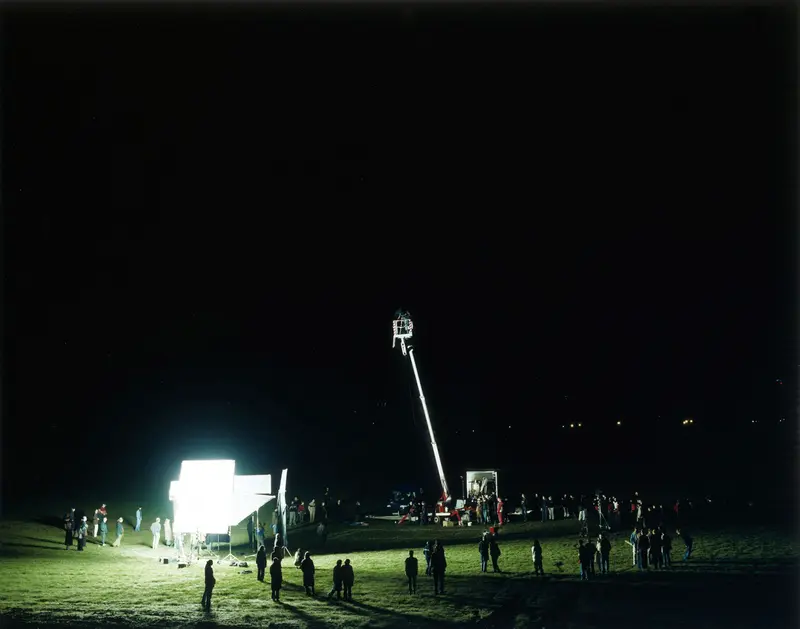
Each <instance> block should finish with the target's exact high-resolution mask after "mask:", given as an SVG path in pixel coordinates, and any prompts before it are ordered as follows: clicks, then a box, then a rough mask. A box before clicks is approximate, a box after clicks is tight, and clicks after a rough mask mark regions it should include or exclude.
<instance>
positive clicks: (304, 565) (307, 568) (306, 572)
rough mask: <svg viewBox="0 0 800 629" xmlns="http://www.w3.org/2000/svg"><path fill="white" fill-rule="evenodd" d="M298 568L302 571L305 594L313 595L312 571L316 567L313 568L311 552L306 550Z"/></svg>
mask: <svg viewBox="0 0 800 629" xmlns="http://www.w3.org/2000/svg"><path fill="white" fill-rule="evenodd" d="M300 570H301V571H302V573H303V587H304V588H305V589H306V594H308V595H309V596H314V595H315V594H316V592H315V591H314V573H315V572H316V568H314V562H313V561H312V560H311V553H309V552H308V551H306V554H305V556H304V557H303V561H301V562H300Z"/></svg>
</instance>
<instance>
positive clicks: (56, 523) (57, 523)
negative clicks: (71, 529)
mask: <svg viewBox="0 0 800 629" xmlns="http://www.w3.org/2000/svg"><path fill="white" fill-rule="evenodd" d="M33 521H34V522H36V524H44V525H45V526H52V527H53V528H57V529H61V530H62V531H63V530H64V519H63V518H58V517H56V516H54V515H37V516H36V517H35V518H33Z"/></svg>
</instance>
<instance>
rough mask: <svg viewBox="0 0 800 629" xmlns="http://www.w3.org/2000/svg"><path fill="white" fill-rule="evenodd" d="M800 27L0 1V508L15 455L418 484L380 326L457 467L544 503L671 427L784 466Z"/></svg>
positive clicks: (418, 445)
mask: <svg viewBox="0 0 800 629" xmlns="http://www.w3.org/2000/svg"><path fill="white" fill-rule="evenodd" d="M795 23H796V21H795V19H794V16H793V14H792V13H791V12H789V11H787V10H784V9H782V8H780V7H779V6H778V5H772V6H770V7H742V6H739V7H735V8H722V9H720V8H717V9H713V10H712V9H707V10H701V9H699V8H697V7H695V8H684V9H680V10H679V9H674V8H673V9H670V10H665V9H653V8H649V9H641V10H633V9H631V8H621V7H615V8H611V9H605V10H600V9H598V8H593V9H588V8H585V7H583V8H579V7H571V8H569V9H562V10H559V11H556V10H555V9H552V8H544V7H534V6H524V7H523V6H517V7H514V8H508V7H506V8H503V9H492V10H489V9H488V8H487V7H486V6H475V5H473V6H471V7H466V6H462V7H457V6H455V5H453V6H445V5H442V6H438V7H436V6H428V7H417V8H415V7H412V6H411V5H402V6H401V5H394V6H390V5H387V6H384V7H381V8H380V9H375V8H373V9H370V10H367V9H366V8H364V7H360V8H358V9H356V8H353V7H350V8H346V7H343V6H342V5H338V6H336V7H328V8H326V9H323V8H320V7H319V6H316V7H313V8H312V7H310V6H307V7H305V8H302V7H301V8H299V9H295V10H292V11H291V12H290V11H288V10H285V9H282V8H280V7H278V6H277V5H272V6H270V7H260V8H256V7H247V8H245V7H244V5H238V6H237V8H235V9H228V10H225V11H223V10H222V9H219V8H215V7H214V6H213V5H205V6H204V8H203V9H202V10H201V9H195V12H194V13H193V14H189V13H187V12H186V10H183V11H178V10H173V11H164V10H162V11H159V12H158V13H155V12H149V13H148V12H146V10H145V9H144V8H143V7H138V8H128V9H125V8H123V7H122V6H116V7H114V8H113V9H109V8H106V9H105V10H101V9H99V8H97V7H95V8H93V9H91V10H89V9H86V8H79V7H77V6H73V7H62V8H61V9H59V10H55V9H53V10H50V11H44V10H28V11H26V12H22V11H12V10H11V9H9V10H8V11H7V16H6V19H5V27H4V37H3V40H4V58H5V63H4V77H5V79H4V95H5V96H4V131H5V132H4V138H5V141H4V149H5V150H4V151H3V153H4V186H3V188H4V202H5V203H4V206H5V210H6V211H5V219H4V227H5V229H4V232H5V247H4V250H5V252H6V255H5V268H6V273H5V303H6V308H5V315H4V318H5V352H4V353H5V361H4V362H5V385H4V393H5V395H4V398H5V400H4V401H5V410H4V422H3V424H4V425H3V441H4V453H5V456H4V480H5V481H6V485H7V489H13V488H14V487H16V486H17V484H18V483H19V482H21V480H20V479H21V477H22V476H25V475H27V472H25V473H24V474H23V473H21V472H20V469H22V468H24V467H25V466H24V464H23V462H24V461H26V460H27V457H28V455H27V454H24V453H25V452H30V451H32V450H35V451H37V452H40V453H45V454H47V455H48V458H49V459H50V460H51V461H59V460H61V459H62V458H63V457H65V456H67V457H70V458H71V459H73V460H75V461H77V462H79V464H81V465H89V466H92V465H104V466H111V467H115V466H119V467H121V468H122V469H125V470H130V469H132V468H133V467H134V466H139V467H142V466H147V467H148V473H147V474H143V475H142V477H141V478H146V479H147V482H153V483H154V485H156V486H160V485H158V484H159V483H160V482H161V480H162V476H163V474H164V473H167V472H165V471H164V470H167V469H171V468H170V466H172V465H174V462H175V461H179V460H180V458H182V457H184V456H186V457H194V456H198V457H202V456H205V455H209V456H217V455H219V456H232V457H233V458H236V459H237V460H238V461H240V462H241V463H242V465H244V466H250V467H252V469H253V471H270V472H273V473H276V472H277V471H278V470H279V468H280V466H283V465H289V466H290V468H291V469H292V470H297V474H298V476H296V477H295V478H298V479H300V480H298V483H300V482H301V481H302V483H303V484H304V485H305V486H307V487H309V488H310V489H308V491H316V489H315V488H316V487H318V486H320V485H322V484H324V481H323V480H320V477H321V476H323V475H324V476H325V478H331V479H333V480H332V481H331V482H335V483H339V485H340V486H342V487H348V488H349V489H348V491H351V492H353V493H357V492H360V491H367V490H369V491H375V492H380V491H384V490H385V489H388V487H389V485H390V484H392V483H399V482H403V481H405V480H406V479H407V480H408V482H409V483H411V484H417V483H426V484H433V485H434V488H435V476H432V474H433V468H432V461H431V457H430V455H429V448H428V446H427V442H426V439H425V434H424V424H423V420H422V414H421V412H420V411H419V408H418V407H417V406H416V402H415V395H414V392H413V390H412V389H411V387H412V385H413V382H412V380H411V374H410V372H409V371H408V365H407V363H406V362H404V361H403V359H402V357H401V356H400V354H399V352H398V351H397V350H395V351H392V350H391V347H390V343H391V318H392V315H393V313H394V311H395V309H396V308H398V307H400V306H402V307H405V308H408V309H409V310H411V312H412V314H413V315H414V317H415V323H416V325H417V329H418V332H419V336H418V339H417V343H416V347H417V355H418V359H419V362H420V370H421V373H422V377H423V384H424V386H425V387H426V389H427V391H426V392H427V395H428V399H429V402H430V405H431V412H432V415H433V417H434V421H435V423H436V426H437V429H438V430H439V432H440V441H441V442H442V446H443V449H444V452H445V462H446V464H448V466H449V470H448V471H449V473H450V475H452V476H453V477H454V478H457V475H458V473H459V470H460V469H462V468H463V466H467V465H469V466H478V467H489V466H498V465H499V466H506V467H508V466H514V465H517V464H518V463H520V462H527V463H530V464H531V465H533V466H535V467H536V470H537V471H536V474H537V476H538V477H540V478H542V477H544V481H543V482H544V483H545V484H547V482H548V481H551V479H549V478H547V475H546V473H545V472H543V468H544V469H546V467H545V466H543V465H542V464H543V463H544V464H547V465H550V464H552V465H553V466H555V465H556V464H561V465H563V464H565V463H568V462H570V460H569V459H570V457H572V456H573V454H574V452H575V449H574V448H575V447H576V446H575V445H574V443H573V442H571V441H569V440H570V439H577V438H582V439H584V441H582V442H581V443H582V446H581V447H582V448H585V449H586V451H587V452H590V453H591V452H596V450H597V444H604V445H603V446H602V447H603V448H604V449H605V450H607V451H608V452H609V453H610V455H609V456H610V457H611V459H612V460H611V461H610V462H609V464H610V465H611V466H612V467H615V469H616V471H615V473H614V474H615V476H614V478H619V477H625V476H626V475H627V474H628V472H629V468H627V469H626V467H625V465H626V462H627V463H628V464H630V465H636V461H637V460H638V459H634V460H631V459H628V458H623V459H620V458H619V457H620V456H626V455H624V454H623V453H620V450H623V451H628V447H627V446H624V447H622V446H621V445H620V444H621V443H626V444H628V443H630V442H633V443H642V440H644V443H646V444H648V445H647V447H646V448H645V449H644V452H638V453H637V456H643V457H644V458H647V456H645V454H646V451H647V449H648V448H650V447H655V444H657V443H660V442H667V443H669V444H670V445H669V450H670V451H671V452H672V456H675V455H676V454H679V453H680V452H681V451H682V449H684V448H686V447H688V446H686V444H685V441H686V437H685V436H684V435H685V431H684V432H683V433H681V430H680V428H679V427H678V426H679V422H680V420H681V419H683V418H684V417H687V416H692V417H694V418H696V421H697V423H698V433H699V432H700V430H702V431H703V432H702V434H703V439H702V444H703V445H702V446H701V451H704V452H708V451H709V449H711V450H714V451H717V449H718V448H721V449H722V450H723V451H725V450H726V448H728V453H729V454H731V455H732V453H733V452H734V450H733V449H730V447H729V446H728V445H726V444H728V443H732V442H733V441H731V440H734V437H733V435H734V434H736V435H739V436H738V437H736V443H741V442H742V440H741V438H740V437H741V434H742V431H745V430H751V429H752V428H753V426H752V425H750V421H751V420H752V419H753V418H755V419H758V420H759V421H760V422H762V424H764V425H765V426H766V425H768V426H769V428H768V429H767V428H760V429H759V430H760V431H761V432H759V433H758V434H759V435H760V436H759V437H758V438H759V439H764V440H765V441H764V442H763V443H765V444H767V445H765V446H764V448H763V451H766V452H771V451H772V448H773V447H774V446H773V444H774V443H775V442H779V441H780V440H781V439H783V440H784V441H785V435H786V434H792V433H787V432H784V433H778V436H776V433H774V432H773V428H774V430H775V431H777V430H779V429H783V428H782V427H779V426H778V423H777V422H778V419H779V418H780V417H781V416H786V417H787V418H790V419H792V418H793V417H794V413H793V411H794V409H795V404H794V400H795V397H794V396H795V391H796V387H795V386H794V385H795V382H796V377H795V376H796V370H795V367H796V363H797V361H796V351H795V350H796V346H797V335H796V325H795V324H796V320H795V315H796V292H795V278H796V275H795V271H796V258H795V255H794V251H795V249H794V233H795V230H796V223H795V221H794V218H793V213H794V204H795V198H794V194H793V188H794V186H793V184H792V182H793V181H794V178H793V174H794V164H795V163H794V150H795V139H796V127H795V119H794V116H795V111H796V99H795V93H794V90H795V86H796V72H795V67H794V62H795V58H796V51H795V44H796V41H795V35H794V32H793V28H794V26H795ZM776 378H782V379H783V382H784V385H782V386H781V385H778V384H777V383H776ZM618 419H623V420H624V425H625V427H626V429H627V430H629V431H630V432H628V433H627V435H626V436H625V439H626V441H620V439H619V432H616V433H611V431H612V430H613V428H612V427H613V426H614V422H616V421H617V420H618ZM570 420H575V421H581V422H582V423H585V425H586V428H587V429H588V430H591V431H593V432H591V433H587V434H591V437H589V438H588V441H587V440H586V439H587V438H586V437H585V435H584V436H581V437H575V435H574V434H573V435H571V436H569V435H565V434H564V431H563V430H562V429H561V425H562V424H564V423H568V422H569V421H570ZM792 425H793V424H792ZM508 426H511V428H510V429H509V428H508ZM676 427H678V428H676ZM701 427H702V428H701ZM473 430H475V431H476V432H475V433H474V435H475V436H472V435H473V433H472V431H473ZM610 434H613V437H609V435H610ZM744 434H748V435H749V436H748V437H747V439H748V440H751V439H752V438H753V437H752V435H751V434H750V433H744ZM781 434H782V435H783V436H780V435H781ZM637 440H639V441H637ZM745 443H747V441H745ZM709 444H710V445H709ZM737 447H738V446H737ZM582 451H583V450H582ZM559 452H560V454H559ZM684 453H685V450H684ZM578 458H579V461H578V468H579V472H578V474H581V473H582V472H580V469H581V461H582V462H583V464H585V465H586V466H587V469H588V468H593V467H594V463H596V462H595V461H592V460H586V459H585V458H581V457H578ZM723 458H724V457H723ZM37 467H38V466H37ZM265 467H266V468H268V469H266V470H264V468H265ZM52 469H54V470H55V469H59V464H58V463H54V467H53V468H52ZM550 469H555V467H551V468H550ZM698 469H700V470H702V469H703V468H702V465H701V466H700V467H699V468H693V471H692V472H691V474H696V473H697V472H698ZM47 470H50V471H47ZM596 472H597V471H596V469H593V471H592V474H596ZM587 473H588V472H587ZM660 473H664V474H665V475H670V473H669V472H660ZM40 474H41V475H40V477H39V480H38V481H37V482H41V483H42V484H47V483H51V484H52V481H53V478H52V470H51V469H50V468H48V467H45V466H42V467H41V472H40ZM112 475H113V474H112ZM328 475H329V476H328ZM609 475H611V473H610V472H609ZM125 476H126V479H127V478H129V476H128V474H127V473H126V475H125ZM365 476H368V477H369V478H368V479H365V478H364V477H365ZM98 482H99V481H98ZM130 482H131V483H132V484H133V485H135V480H131V481H130ZM143 482H144V481H143ZM517 484H519V485H522V484H524V483H523V481H522V480H521V479H518V481H517ZM131 491H133V492H134V493H135V492H136V491H139V489H138V488H137V487H135V486H132V488H131Z"/></svg>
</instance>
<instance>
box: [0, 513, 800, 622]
mask: <svg viewBox="0 0 800 629" xmlns="http://www.w3.org/2000/svg"><path fill="white" fill-rule="evenodd" d="M149 523H150V519H147V520H146V521H145V524H146V525H148V526H149ZM109 528H110V529H112V528H113V526H109ZM131 528H132V527H130V526H127V533H126V536H125V539H124V541H123V545H122V547H121V548H112V547H111V546H110V545H107V546H106V547H100V546H99V545H97V544H95V543H93V542H92V541H90V543H89V544H88V546H87V549H86V551H85V552H83V553H78V552H77V551H76V550H75V549H74V548H73V549H72V550H70V551H67V550H65V549H64V546H63V543H62V542H63V534H62V532H61V530H60V529H59V528H58V519H57V518H56V519H53V520H45V519H40V521H38V522H27V521H26V522H23V521H14V520H10V521H4V522H2V523H0V540H2V545H1V546H0V558H1V559H0V625H2V626H4V627H5V626H22V625H28V624H30V625H35V626H39V627H42V626H63V625H64V624H69V625H70V626H86V627H93V628H98V627H108V626H125V627H143V626H159V627H183V626H200V627H214V626H219V627H293V628H301V627H322V626H326V627H342V628H344V627H348V628H349V627H379V628H380V627H399V626H404V627H434V626H439V627H440V626H443V625H446V626H454V627H455V626H458V627H461V626H476V627H504V628H507V629H513V628H517V627H519V628H521V627H537V628H538V627H547V628H553V627H565V628H568V627H589V628H591V627H606V626H608V627H612V626H613V627H615V628H619V627H627V626H636V627H637V628H641V626H642V625H645V626H648V627H654V626H655V627H680V626H691V627H695V626H703V627H725V628H731V627H789V626H793V624H794V623H793V615H794V611H795V607H796V605H795V603H794V602H793V600H794V598H793V597H794V595H795V594H796V581H795V574H796V572H797V566H798V549H797V545H796V543H795V541H794V540H793V536H792V534H791V533H788V532H787V533H780V532H778V531H776V530H770V529H767V528H761V529H759V528H756V527H748V528H744V529H743V528H739V529H737V528H729V529H724V530H701V529H695V530H694V536H695V539H696V550H695V554H694V556H693V558H692V560H691V561H690V562H689V563H687V564H684V563H683V562H681V561H680V558H681V554H682V544H681V543H680V542H679V541H678V542H676V544H675V551H673V556H674V558H675V559H676V560H677V561H676V564H678V565H676V566H675V568H674V569H673V570H672V571H670V572H657V573H653V572H651V573H648V574H640V573H639V572H638V571H636V570H633V569H632V567H631V556H630V552H629V546H628V545H627V544H625V543H624V541H623V540H624V539H625V538H626V537H627V533H624V534H620V535H619V536H618V537H616V538H615V540H614V544H613V550H612V554H611V568H612V571H613V574H612V575H610V576H608V577H598V578H597V579H596V580H595V581H594V582H590V583H585V582H583V583H582V582H580V581H579V580H578V578H577V573H578V570H577V568H578V566H577V551H576V549H575V546H576V543H577V536H576V528H577V524H576V523H575V521H574V520H568V521H556V522H554V523H548V524H541V523H528V524H513V525H510V526H507V527H506V528H505V529H504V530H503V531H502V532H501V538H500V545H501V549H502V553H503V554H502V557H501V558H500V566H501V568H502V569H503V572H502V573H500V574H493V573H488V574H481V573H480V572H479V562H478V555H477V541H478V537H479V535H480V532H481V531H482V529H481V528H476V527H471V528H441V527H425V528H421V527H419V526H396V525H394V524H392V523H388V522H375V521H373V523H372V524H371V525H370V526H368V527H347V526H341V527H338V528H336V527H334V528H333V529H332V531H331V534H330V536H329V537H328V541H327V543H326V545H325V547H324V548H321V547H320V546H319V540H318V539H317V538H316V535H315V534H314V532H313V530H312V529H311V528H310V527H305V528H303V529H300V530H295V531H292V532H290V536H289V545H290V547H291V548H292V550H294V549H295V548H296V547H297V546H300V547H302V548H310V549H311V550H312V552H314V553H315V563H316V567H317V597H316V598H313V599H312V598H308V597H306V596H305V595H304V593H303V591H302V588H301V581H302V580H301V577H300V573H299V571H298V570H296V569H295V568H294V567H293V566H291V565H287V566H286V567H284V571H283V573H284V580H285V587H284V590H283V592H282V598H283V600H282V602H281V603H280V604H275V603H273V602H272V601H271V600H270V594H269V587H268V585H266V584H263V583H260V582H258V581H257V580H256V575H255V572H253V573H252V574H240V572H241V570H242V569H241V568H237V567H231V566H227V565H215V573H216V577H217V587H216V589H215V591H214V605H213V608H212V611H211V612H210V613H205V612H203V611H202V610H201V609H200V605H199V601H200V596H201V594H202V590H203V572H202V567H201V566H200V565H194V566H190V567H189V568H186V569H180V570H179V569H178V568H177V567H176V566H175V564H174V563H173V564H169V565H163V564H160V563H158V562H157V557H158V556H159V555H161V554H168V553H166V552H164V549H162V550H161V552H158V551H154V550H153V549H152V548H150V543H151V536H150V535H149V533H146V532H141V533H131ZM434 536H435V537H438V538H439V539H441V540H442V541H443V543H444V544H445V547H446V550H447V561H448V571H447V580H446V589H447V594H446V595H444V596H439V597H434V595H433V589H432V584H431V581H430V580H429V579H428V578H427V577H425V576H424V574H423V575H422V576H421V577H420V579H419V589H418V593H417V595H416V596H410V595H409V594H408V593H407V588H406V583H405V578H404V576H403V560H404V559H405V557H406V556H407V554H408V550H409V549H414V550H415V551H416V552H415V554H417V555H418V556H419V558H420V564H421V565H423V564H424V559H423V557H422V553H421V548H422V546H423V544H424V540H425V538H427V537H434ZM536 537H538V538H539V539H540V541H541V543H542V546H543V548H544V569H545V573H546V576H545V577H544V578H542V577H534V576H533V575H532V572H531V571H532V563H531V557H530V546H531V542H532V540H533V539H534V538H536ZM110 538H111V539H112V540H113V535H111V536H110ZM245 540H246V533H245V531H244V530H243V529H241V530H237V531H236V534H235V536H234V543H237V542H238V543H241V542H244V541H245ZM226 552H227V548H226V549H225V550H224V552H223V553H222V554H225V553H226ZM244 552H245V551H244V549H243V548H241V547H239V548H237V547H236V546H234V554H236V555H237V556H240V557H241V556H242V555H243V554H244ZM348 557H349V558H350V559H351V561H352V563H353V566H354V568H355V573H356V584H355V587H354V589H353V598H354V601H353V602H352V603H345V602H340V601H329V600H327V599H326V598H325V594H326V593H327V591H328V590H329V589H330V586H331V569H332V567H333V565H334V563H335V561H336V559H339V558H341V559H344V558H348ZM285 563H286V564H290V563H291V562H288V561H287V562H285ZM251 565H253V564H251ZM253 570H255V567H254V566H253Z"/></svg>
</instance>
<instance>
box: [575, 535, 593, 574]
mask: <svg viewBox="0 0 800 629" xmlns="http://www.w3.org/2000/svg"><path fill="white" fill-rule="evenodd" d="M578 561H580V564H581V581H588V580H589V568H590V565H591V562H592V549H591V546H590V545H589V544H586V545H584V543H583V540H580V541H579V542H578Z"/></svg>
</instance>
